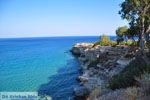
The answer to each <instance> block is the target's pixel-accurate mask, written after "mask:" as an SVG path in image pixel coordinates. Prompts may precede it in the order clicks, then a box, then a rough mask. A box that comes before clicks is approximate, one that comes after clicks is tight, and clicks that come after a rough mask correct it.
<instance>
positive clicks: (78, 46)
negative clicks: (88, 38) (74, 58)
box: [71, 43, 94, 56]
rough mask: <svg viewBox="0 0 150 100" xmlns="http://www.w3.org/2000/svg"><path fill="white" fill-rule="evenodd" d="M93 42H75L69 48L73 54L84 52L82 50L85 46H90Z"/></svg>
mask: <svg viewBox="0 0 150 100" xmlns="http://www.w3.org/2000/svg"><path fill="white" fill-rule="evenodd" d="M93 45H94V44H93V43H77V44H75V45H74V46H73V48H72V49H71V52H72V53H73V54H74V55H78V56H79V55H80V54H82V53H84V50H85V49H87V48H91V47H92V46H93Z"/></svg>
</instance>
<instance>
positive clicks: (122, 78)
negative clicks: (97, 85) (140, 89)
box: [109, 57, 150, 89]
mask: <svg viewBox="0 0 150 100" xmlns="http://www.w3.org/2000/svg"><path fill="white" fill-rule="evenodd" d="M144 72H148V73H149V72H150V66H149V65H146V63H145V61H144V60H143V59H142V58H140V57H137V58H136V59H135V60H134V61H132V62H131V63H130V64H129V65H127V66H126V67H125V68H124V69H123V70H122V71H121V72H120V74H118V75H116V76H114V77H113V78H112V80H111V81H110V83H109V87H110V88H111V89H118V88H126V87H129V86H133V85H135V83H136V81H135V77H138V76H140V75H142V74H143V73H144Z"/></svg>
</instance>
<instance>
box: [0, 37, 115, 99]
mask: <svg viewBox="0 0 150 100" xmlns="http://www.w3.org/2000/svg"><path fill="white" fill-rule="evenodd" d="M114 38H115V37H111V39H114ZM98 40H99V37H98V36H76V37H41V38H3V39H0V92H4V91H6V92H8V91H10V92H11V91H13V92H14V91H15V92H21V91H25V92H26V91H28V92H32V91H33V92H34V91H37V92H39V93H40V94H43V95H49V96H51V97H52V98H53V100H72V98H73V97H74V95H73V87H75V86H78V85H79V83H78V82H77V81H76V78H77V76H79V69H80V64H79V62H78V60H77V59H76V58H75V57H74V56H73V55H72V54H71V53H70V52H66V51H69V50H70V49H71V47H72V45H73V44H75V43H80V42H96V41H98Z"/></svg>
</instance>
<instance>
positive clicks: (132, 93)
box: [123, 87, 142, 100]
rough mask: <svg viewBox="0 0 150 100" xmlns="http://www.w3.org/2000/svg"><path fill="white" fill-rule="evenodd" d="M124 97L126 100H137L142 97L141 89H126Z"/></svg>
mask: <svg viewBox="0 0 150 100" xmlns="http://www.w3.org/2000/svg"><path fill="white" fill-rule="evenodd" d="M123 95H124V97H125V98H126V100H136V99H137V98H138V97H141V96H142V92H141V89H140V88H137V87H129V88H127V89H125V91H124V93H123Z"/></svg>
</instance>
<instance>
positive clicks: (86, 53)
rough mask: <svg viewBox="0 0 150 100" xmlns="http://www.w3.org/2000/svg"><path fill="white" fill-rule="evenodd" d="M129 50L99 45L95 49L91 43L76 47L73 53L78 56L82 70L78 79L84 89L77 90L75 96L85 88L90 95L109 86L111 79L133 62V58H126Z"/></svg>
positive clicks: (79, 44)
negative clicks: (94, 90)
mask: <svg viewBox="0 0 150 100" xmlns="http://www.w3.org/2000/svg"><path fill="white" fill-rule="evenodd" d="M129 50H130V48H129V47H110V46H99V45H97V46H96V47H94V48H93V44H91V43H78V44H76V45H74V46H73V48H72V50H71V51H72V53H73V54H75V55H78V59H79V61H80V63H81V70H82V74H81V76H79V77H78V78H77V79H78V80H79V81H80V84H81V85H82V88H78V89H75V94H76V95H77V94H78V91H79V90H80V89H81V90H83V87H84V88H86V89H87V91H88V93H90V92H91V91H92V90H93V89H95V88H97V87H99V88H100V87H105V86H107V84H108V81H109V79H110V78H111V77H113V76H114V75H116V74H119V72H120V71H121V70H122V69H123V68H124V67H125V66H126V65H127V64H129V63H130V62H131V61H132V58H126V57H125V56H126V54H127V53H128V51H129ZM76 92H77V93H76ZM82 94H83V95H84V93H82ZM77 96H80V95H79V94H78V95H77Z"/></svg>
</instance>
